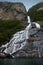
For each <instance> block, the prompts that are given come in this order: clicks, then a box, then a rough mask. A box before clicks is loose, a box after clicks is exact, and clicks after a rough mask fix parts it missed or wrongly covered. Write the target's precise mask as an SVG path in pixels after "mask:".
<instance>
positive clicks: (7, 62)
mask: <svg viewBox="0 0 43 65" xmlns="http://www.w3.org/2000/svg"><path fill="white" fill-rule="evenodd" d="M0 65H43V59H0Z"/></svg>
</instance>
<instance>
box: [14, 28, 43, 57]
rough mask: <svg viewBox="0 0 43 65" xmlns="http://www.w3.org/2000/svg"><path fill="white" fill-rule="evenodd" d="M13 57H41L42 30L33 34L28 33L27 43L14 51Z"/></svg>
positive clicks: (42, 53)
mask: <svg viewBox="0 0 43 65" xmlns="http://www.w3.org/2000/svg"><path fill="white" fill-rule="evenodd" d="M15 57H26V58H28V57H31V58H32V57H43V30H42V29H41V30H40V31H38V32H37V33H36V34H34V35H30V40H29V41H28V44H27V45H26V46H25V47H24V48H23V49H21V50H20V51H18V52H16V54H15Z"/></svg>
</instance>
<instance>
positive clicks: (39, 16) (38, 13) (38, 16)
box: [28, 2, 43, 21]
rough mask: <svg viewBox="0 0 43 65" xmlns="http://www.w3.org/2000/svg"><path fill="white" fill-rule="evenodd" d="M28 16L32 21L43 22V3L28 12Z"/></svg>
mask: <svg viewBox="0 0 43 65" xmlns="http://www.w3.org/2000/svg"><path fill="white" fill-rule="evenodd" d="M40 8H42V9H41V10H38V9H40ZM28 15H29V16H30V18H31V20H32V21H43V2H41V3H38V4H36V5H34V6H33V7H31V8H30V9H29V11H28Z"/></svg>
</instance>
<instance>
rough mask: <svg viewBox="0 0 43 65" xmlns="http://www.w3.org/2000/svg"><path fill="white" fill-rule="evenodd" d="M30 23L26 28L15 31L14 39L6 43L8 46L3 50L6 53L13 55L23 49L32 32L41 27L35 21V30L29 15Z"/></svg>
mask: <svg viewBox="0 0 43 65" xmlns="http://www.w3.org/2000/svg"><path fill="white" fill-rule="evenodd" d="M28 23H29V25H28V26H27V27H26V28H25V29H24V30H22V31H19V32H17V33H15V34H14V35H13V37H12V39H11V40H10V41H9V42H8V43H7V44H5V45H4V46H5V47H6V49H5V50H4V51H3V52H4V53H7V54H11V55H12V54H13V53H15V52H17V51H18V50H20V49H23V47H24V46H25V45H26V44H27V39H29V37H30V34H34V33H36V28H40V25H39V24H37V23H35V22H34V23H32V24H34V25H35V26H36V28H35V30H34V28H32V24H31V21H30V17H29V16H28ZM33 31H34V32H33Z"/></svg>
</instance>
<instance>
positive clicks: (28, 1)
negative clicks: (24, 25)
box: [0, 0, 43, 11]
mask: <svg viewBox="0 0 43 65" xmlns="http://www.w3.org/2000/svg"><path fill="white" fill-rule="evenodd" d="M0 1H2V2H4V1H8V2H22V3H23V4H24V5H25V7H26V10H27V11H28V9H29V8H30V7H32V6H33V5H35V4H37V3H39V2H43V0H0Z"/></svg>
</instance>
